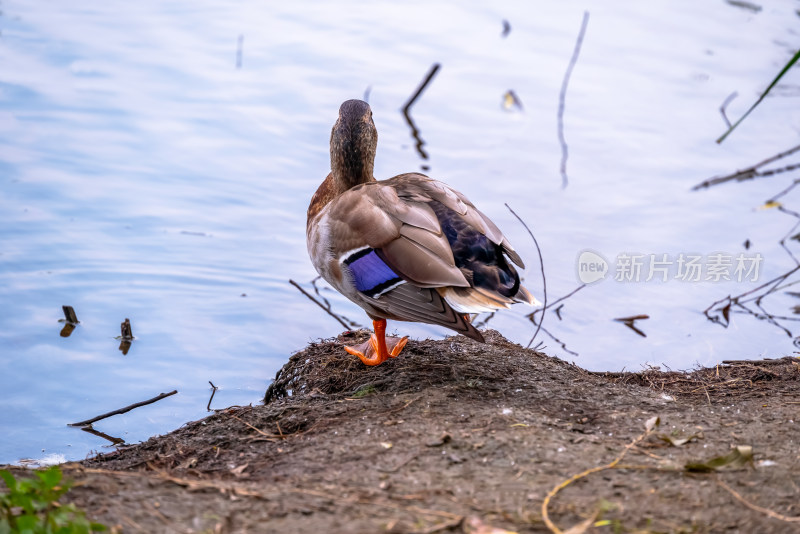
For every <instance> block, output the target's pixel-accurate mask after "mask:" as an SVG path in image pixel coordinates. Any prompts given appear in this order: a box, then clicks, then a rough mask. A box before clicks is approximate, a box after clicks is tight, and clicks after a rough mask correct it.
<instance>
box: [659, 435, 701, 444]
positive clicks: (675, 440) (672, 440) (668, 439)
mask: <svg viewBox="0 0 800 534" xmlns="http://www.w3.org/2000/svg"><path fill="white" fill-rule="evenodd" d="M657 437H658V439H660V440H661V441H666V442H667V443H669V444H670V445H672V446H673V447H681V446H683V445H686V444H687V443H689V442H690V441H692V440H695V439H700V438H702V437H703V435H702V434H699V433H698V434H692V435H691V436H687V437H685V438H676V437H673V436H668V435H667V434H659V435H658V436H657Z"/></svg>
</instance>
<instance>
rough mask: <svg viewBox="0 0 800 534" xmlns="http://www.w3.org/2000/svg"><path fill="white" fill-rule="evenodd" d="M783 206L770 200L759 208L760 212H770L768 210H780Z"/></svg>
mask: <svg viewBox="0 0 800 534" xmlns="http://www.w3.org/2000/svg"><path fill="white" fill-rule="evenodd" d="M781 206H783V204H781V203H780V202H778V201H777V200H768V201H767V202H765V203H764V204H762V205H761V206H759V207H758V209H760V210H768V209H771V208H780V207H781Z"/></svg>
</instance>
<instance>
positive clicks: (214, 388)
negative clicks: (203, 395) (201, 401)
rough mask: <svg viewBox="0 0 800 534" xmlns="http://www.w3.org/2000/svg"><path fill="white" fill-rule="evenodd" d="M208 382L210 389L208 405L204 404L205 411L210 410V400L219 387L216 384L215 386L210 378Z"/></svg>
mask: <svg viewBox="0 0 800 534" xmlns="http://www.w3.org/2000/svg"><path fill="white" fill-rule="evenodd" d="M208 383H209V384H211V388H212V389H211V398H209V399H208V405H206V411H207V412H210V411H211V401H212V400H214V395H216V394H217V390H218V389H219V388H218V387H217V386H215V385H214V382H212V381H211V380H209V381H208Z"/></svg>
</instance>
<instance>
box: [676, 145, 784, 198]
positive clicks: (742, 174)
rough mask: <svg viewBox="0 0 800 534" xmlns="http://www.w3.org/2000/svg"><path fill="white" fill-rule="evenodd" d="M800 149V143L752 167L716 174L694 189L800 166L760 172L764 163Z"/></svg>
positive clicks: (693, 188)
mask: <svg viewBox="0 0 800 534" xmlns="http://www.w3.org/2000/svg"><path fill="white" fill-rule="evenodd" d="M798 150H800V145H797V146H796V147H792V148H790V149H789V150H786V151H784V152H781V153H779V154H776V155H774V156H772V157H769V158H767V159H765V160H764V161H759V162H758V163H756V164H755V165H751V166H750V167H746V168H744V169H740V170H738V171H736V172H734V173H732V174H728V175H725V176H715V177H713V178H709V179H708V180H704V181H702V182H700V183H699V184H697V185H696V186H694V187H692V191H698V190H700V189H705V188H708V187H711V186H712V185H719V184H724V183H725V182H730V181H733V180H736V181H737V182H743V181H745V180H752V179H753V178H760V177H763V176H772V175H774V174H778V173H779V172H785V171H786V170H792V169H795V168H797V167H798V165H789V166H788V167H786V168H785V169H782V170H773V171H764V172H763V173H760V172H758V169H759V168H760V167H763V166H764V165H768V164H770V163H772V162H774V161H778V160H779V159H783V158H785V157H786V156H790V155H792V154H794V153H795V152H797V151H798Z"/></svg>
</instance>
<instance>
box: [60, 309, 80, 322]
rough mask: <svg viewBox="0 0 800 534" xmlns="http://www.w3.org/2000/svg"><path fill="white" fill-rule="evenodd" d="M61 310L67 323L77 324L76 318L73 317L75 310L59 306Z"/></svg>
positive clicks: (75, 316)
mask: <svg viewBox="0 0 800 534" xmlns="http://www.w3.org/2000/svg"><path fill="white" fill-rule="evenodd" d="M61 309H62V310H64V318H65V319H66V321H67V322H68V323H72V324H78V323H80V321H79V320H78V316H77V315H75V310H74V309H73V308H72V306H61Z"/></svg>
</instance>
